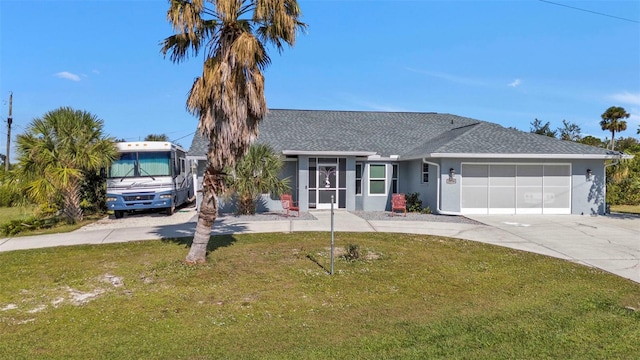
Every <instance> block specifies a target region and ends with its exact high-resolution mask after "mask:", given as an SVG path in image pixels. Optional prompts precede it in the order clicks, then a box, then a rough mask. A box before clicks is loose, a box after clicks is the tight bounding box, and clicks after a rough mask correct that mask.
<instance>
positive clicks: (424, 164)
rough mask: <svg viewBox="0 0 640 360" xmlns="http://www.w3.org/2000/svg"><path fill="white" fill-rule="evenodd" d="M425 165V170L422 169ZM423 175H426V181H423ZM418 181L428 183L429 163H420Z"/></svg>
mask: <svg viewBox="0 0 640 360" xmlns="http://www.w3.org/2000/svg"><path fill="white" fill-rule="evenodd" d="M425 166H426V167H427V171H424V169H425ZM425 175H427V181H424V179H425V177H424V176H425ZM420 183H421V184H428V183H429V164H427V163H425V162H423V163H422V167H421V168H420Z"/></svg>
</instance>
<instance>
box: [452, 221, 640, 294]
mask: <svg viewBox="0 0 640 360" xmlns="http://www.w3.org/2000/svg"><path fill="white" fill-rule="evenodd" d="M467 217H469V218H471V219H473V220H476V221H479V222H482V223H484V224H487V225H489V226H490V227H491V228H492V229H487V231H486V232H485V231H482V230H480V229H475V231H473V232H469V233H467V234H465V236H461V237H463V238H466V239H469V240H476V241H481V242H485V243H490V244H495V245H501V246H506V247H510V248H515V249H521V250H526V251H531V252H535V253H540V254H545V255H549V256H553V257H557V258H561V259H567V260H571V261H574V262H577V263H580V264H585V265H589V266H594V267H597V268H600V269H604V270H606V271H609V272H611V273H613V274H616V275H619V276H622V277H624V278H627V279H631V280H633V281H635V282H640V216H637V215H623V214H612V215H610V216H580V215H544V216H542V215H474V216H467Z"/></svg>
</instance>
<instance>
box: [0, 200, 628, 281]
mask: <svg viewBox="0 0 640 360" xmlns="http://www.w3.org/2000/svg"><path fill="white" fill-rule="evenodd" d="M313 215H314V216H315V217H316V218H317V220H276V221H247V222H238V221H229V220H226V219H223V220H217V221H216V223H215V224H214V226H213V228H212V230H211V234H212V235H219V234H244V233H265V232H271V233H273V232H282V233H289V232H301V231H330V224H331V212H330V211H314V212H313ZM471 218H472V219H474V220H476V221H478V222H480V223H483V225H472V224H459V223H451V222H427V221H402V220H399V221H398V220H377V221H367V220H364V219H362V218H360V217H358V216H356V215H353V214H351V213H349V212H346V211H336V212H335V215H334V228H335V231H339V232H389V233H411V234H427V235H439V236H448V237H454V238H460V239H466V240H472V241H478V242H483V243H488V244H494V245H499V246H505V247H509V248H513V249H518V250H524V251H529V252H533V253H538V254H544V255H548V256H553V257H557V258H561V259H566V260H570V261H573V262H577V263H580V264H585V265H588V266H594V267H597V268H600V269H603V270H605V271H608V272H611V273H613V274H616V275H619V276H621V277H624V278H627V279H631V280H633V281H635V282H639V283H640V217H638V216H624V215H614V216H596V217H591V216H579V215H557V216H556V215H544V216H531V215H526V216H524V215H490V216H489V215H486V216H472V217H471ZM194 229H195V219H191V220H190V221H188V222H186V223H183V224H177V225H161V226H150V227H130V228H120V229H109V230H93V231H74V232H71V233H64V234H52V235H39V236H27V237H16V238H0V251H12V250H21V249H35V248H43V247H54V246H68V245H79V244H106V243H117V242H127V241H136V240H155V239H163V238H175V237H188V236H193V233H194Z"/></svg>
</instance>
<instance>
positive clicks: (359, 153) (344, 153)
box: [282, 150, 376, 156]
mask: <svg viewBox="0 0 640 360" xmlns="http://www.w3.org/2000/svg"><path fill="white" fill-rule="evenodd" d="M282 154H283V155H310V156H311V155H314V156H372V155H375V154H376V153H375V152H372V151H307V150H283V151H282Z"/></svg>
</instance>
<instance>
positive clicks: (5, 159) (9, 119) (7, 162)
mask: <svg viewBox="0 0 640 360" xmlns="http://www.w3.org/2000/svg"><path fill="white" fill-rule="evenodd" d="M12 107H13V93H12V92H11V93H9V117H8V118H7V154H6V156H5V157H4V169H5V170H6V171H9V152H10V151H11V123H12V122H13V117H12V113H11V110H12V109H11V108H12Z"/></svg>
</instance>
